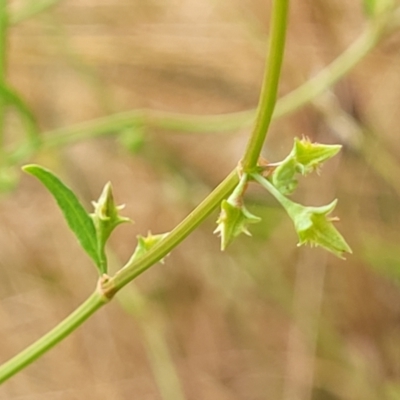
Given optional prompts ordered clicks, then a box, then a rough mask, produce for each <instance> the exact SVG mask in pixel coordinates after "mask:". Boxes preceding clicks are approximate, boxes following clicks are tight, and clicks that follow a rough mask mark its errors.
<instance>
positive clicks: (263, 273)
mask: <svg viewBox="0 0 400 400" xmlns="http://www.w3.org/2000/svg"><path fill="white" fill-rule="evenodd" d="M270 3H271V2H270V1H265V0H229V1H228V0H164V1H160V0H147V1H140V0H130V1H128V0H61V1H55V0H52V1H51V0H50V1H49V0H47V1H44V0H42V1H33V0H31V1H28V0H18V1H17V0H15V1H10V2H8V12H9V14H10V22H11V25H10V27H9V29H8V30H7V32H6V38H5V40H6V43H7V44H6V51H5V52H3V55H4V54H5V58H6V60H5V62H6V69H5V75H4V74H3V72H1V73H0V81H1V82H0V83H2V85H3V86H4V84H5V83H6V84H7V85H9V86H10V87H12V88H13V90H14V91H15V93H17V94H18V95H19V96H20V99H22V100H23V101H24V104H25V105H26V106H27V107H25V108H24V107H22V108H21V107H20V106H15V107H7V109H6V112H3V111H2V110H3V109H4V108H1V112H0V124H1V126H2V128H3V134H2V139H1V140H2V142H3V150H2V152H1V154H0V155H1V157H2V160H1V162H0V164H1V173H0V178H1V179H0V187H1V190H2V193H1V197H0V336H1V341H0V360H1V361H5V360H7V359H8V358H10V357H12V356H13V355H15V354H16V353H17V352H19V351H20V350H22V349H23V348H25V347H26V346H27V345H29V344H31V343H32V342H33V341H34V340H36V339H37V338H38V337H40V336H41V335H42V334H44V333H45V332H47V331H48V330H49V329H51V328H52V327H53V326H55V325H56V324H57V323H58V322H59V321H61V320H62V319H63V318H64V317H65V316H67V315H68V314H69V313H70V312H71V311H73V310H74V309H75V308H76V307H77V306H78V305H79V304H80V303H81V302H82V301H83V300H84V299H85V298H86V297H87V296H88V295H89V294H90V293H91V292H92V290H93V289H94V287H95V284H96V280H97V272H96V270H95V268H93V267H92V266H91V262H90V260H89V258H88V257H87V256H86V255H85V254H84V253H83V251H82V250H81V249H80V247H79V245H78V244H77V242H76V240H75V238H74V236H73V234H72V233H71V232H70V231H69V230H68V228H67V226H66V223H65V222H64V220H63V217H62V215H61V213H60V212H59V210H58V208H57V206H56V205H55V202H54V200H53V199H52V198H51V196H50V195H49V193H48V192H47V191H46V190H45V189H44V187H42V186H41V185H40V184H39V183H38V182H37V181H36V180H35V179H34V178H32V177H30V176H26V175H23V174H22V173H20V168H19V166H20V165H22V164H24V163H30V162H35V163H39V164H41V165H43V166H45V167H48V168H51V169H52V170H53V171H55V172H56V173H57V174H58V175H59V176H60V177H62V179H63V180H64V181H65V182H67V183H68V184H69V185H70V186H71V187H72V188H74V190H75V191H76V192H77V193H78V195H79V197H80V199H82V201H83V202H84V204H85V205H87V207H88V208H90V207H91V204H90V202H91V201H92V200H94V199H97V198H98V196H99V194H100V192H101V190H102V187H103V186H104V184H105V183H106V182H107V181H111V182H112V184H113V187H114V192H115V197H116V200H117V202H118V203H125V204H126V208H125V210H124V214H123V215H126V216H129V217H130V218H131V219H133V220H134V221H135V223H134V224H125V225H123V226H121V227H119V228H118V229H117V230H116V232H115V233H113V236H112V237H111V240H110V249H109V251H110V259H111V260H112V269H113V271H115V270H116V269H117V268H119V266H120V265H121V264H122V263H124V262H125V261H126V260H127V259H128V258H129V256H130V254H131V252H132V251H133V249H134V247H135V245H136V236H137V235H138V234H142V235H146V234H147V232H148V231H151V232H152V233H154V234H156V233H163V232H168V231H169V230H171V229H172V228H173V227H174V226H175V225H176V224H177V223H178V222H179V221H181V220H182V219H183V218H184V217H185V216H186V215H187V214H188V213H189V212H190V211H191V210H192V209H193V208H194V207H195V206H196V205H197V204H198V203H199V202H200V201H201V200H202V199H203V198H204V197H205V196H206V195H207V194H208V193H209V192H210V191H211V190H212V189H213V188H214V187H215V186H216V185H217V184H218V183H219V182H220V181H221V180H222V179H223V178H224V177H225V176H226V175H227V173H229V172H230V171H231V170H232V169H233V168H234V167H235V166H236V165H237V162H238V160H239V159H240V157H241V155H242V154H243V150H244V146H245V143H246V140H247V138H248V135H249V132H250V130H251V124H249V123H248V118H247V119H246V118H245V120H246V121H247V122H245V123H243V121H242V122H240V121H239V122H235V118H236V117H237V115H238V114H232V116H231V117H229V116H228V118H227V119H226V122H225V123H223V124H222V128H221V126H216V127H215V129H213V126H212V125H211V126H210V125H207V122H204V121H203V122H202V120H200V121H198V120H197V119H196V116H202V115H222V114H225V113H237V112H242V111H247V110H251V109H253V108H255V107H256V105H257V101H258V96H259V90H260V84H261V79H262V73H263V68H264V58H265V52H266V43H267V42H266V41H267V34H268V24H269V14H270ZM2 7H3V8H4V6H2ZM42 8H43V10H42ZM3 11H4V10H3ZM366 29H368V20H367V17H366V16H365V14H364V12H363V6H362V2H361V1H358V0H357V1H350V2H349V1H345V0H319V1H311V0H307V1H301V2H300V1H292V4H291V10H290V21H289V30H288V38H287V50H286V55H285V62H284V68H283V73H282V82H281V85H280V95H281V96H283V95H285V94H287V93H289V92H291V91H292V90H293V89H295V88H296V87H298V86H300V85H301V84H303V83H304V82H306V81H307V80H308V79H310V77H313V76H315V75H316V74H317V73H318V72H319V71H320V70H322V69H323V68H324V67H325V66H327V65H328V64H329V63H331V62H332V61H333V60H335V58H336V57H338V56H339V55H340V54H341V53H342V52H343V51H344V50H345V49H346V48H347V47H348V46H350V45H351V43H353V42H354V41H355V40H357V38H358V37H359V36H360V35H362V33H363V32H365V31H366ZM399 32H400V30H399ZM399 40H400V34H399V33H397V32H396V31H395V30H393V31H392V32H391V33H390V35H389V34H388V35H386V36H385V37H383V38H381V39H380V40H379V41H377V43H376V45H375V47H374V49H373V50H372V51H371V52H370V53H369V54H368V55H367V56H366V57H365V58H363V60H362V61H361V62H359V63H358V64H357V66H356V67H355V68H353V69H352V70H351V72H350V73H348V74H346V75H345V76H344V77H343V78H342V79H340V81H339V82H338V83H336V84H335V85H334V86H332V87H331V88H330V89H329V90H327V91H325V92H324V93H323V94H322V95H320V96H318V97H316V98H315V99H314V100H313V101H312V102H311V103H308V104H305V105H304V106H302V107H299V108H298V109H297V110H295V111H294V112H291V113H290V114H289V113H288V114H287V115H284V116H282V117H281V118H279V119H276V120H275V121H274V123H273V125H272V128H271V131H270V134H269V136H268V139H267V143H266V146H265V151H264V155H265V157H266V158H267V159H268V160H270V161H273V162H275V161H279V160H281V159H282V158H284V157H285V156H286V155H287V154H288V153H289V152H290V150H291V147H292V143H293V138H294V137H295V136H302V135H305V136H308V137H310V138H311V139H312V140H315V141H319V142H324V143H341V144H342V145H343V151H342V152H341V154H340V155H339V156H336V157H335V159H332V160H330V161H329V162H328V163H326V165H325V166H324V167H323V168H322V170H321V171H320V174H319V175H318V174H314V175H313V176H310V177H309V178H307V180H304V181H303V180H302V181H301V182H300V186H299V189H298V190H297V192H296V194H295V195H294V198H295V199H296V201H299V202H301V203H304V204H309V205H322V204H327V203H328V202H330V201H332V200H333V199H334V198H338V199H339V204H338V207H337V209H336V210H335V213H336V215H337V216H338V217H340V220H341V221H340V222H339V223H338V224H337V227H338V229H339V230H340V231H341V232H342V233H343V235H344V236H345V237H346V239H347V241H348V243H349V244H350V246H351V247H352V249H353V255H349V256H347V260H346V261H343V260H339V259H336V258H335V257H334V256H333V255H331V254H327V253H326V252H324V251H323V250H320V249H309V248H305V247H304V248H303V247H302V248H298V247H296V244H297V238H296V234H295V232H294V229H293V227H292V222H291V221H290V220H289V218H288V217H287V216H286V215H285V213H284V211H283V210H282V209H281V208H280V207H279V206H278V204H277V203H276V202H275V201H274V200H273V199H272V198H271V197H270V196H269V195H268V194H267V193H266V192H264V191H262V190H261V189H259V188H257V187H250V189H249V191H248V193H247V195H246V202H247V206H248V208H249V209H250V210H251V211H252V212H253V213H254V214H256V215H259V216H261V217H262V218H263V222H262V223H260V224H257V225H253V226H251V231H252V234H253V237H252V238H249V237H240V238H239V239H238V240H236V241H235V242H234V244H233V245H232V246H231V247H230V248H228V249H227V251H225V252H224V253H221V252H220V250H219V246H220V244H219V239H218V238H217V237H216V235H213V234H212V232H213V230H214V229H215V226H216V225H215V221H216V219H217V216H218V213H217V211H216V212H215V213H214V214H213V215H212V217H210V218H209V219H208V220H207V221H206V222H205V223H204V224H203V225H202V226H201V227H200V229H198V230H197V231H196V232H194V233H193V234H192V235H191V236H190V237H189V238H188V239H187V240H186V241H185V242H184V243H182V244H181V245H180V246H179V247H178V248H177V249H175V250H174V251H173V252H172V253H171V254H170V255H169V256H168V257H167V258H166V260H165V263H164V264H157V265H156V266H154V267H153V268H151V269H150V270H148V271H147V272H146V273H145V274H143V275H142V276H140V277H139V278H138V279H137V280H136V281H135V282H134V283H132V284H130V285H128V287H126V288H125V290H123V291H122V292H121V293H120V294H119V295H118V296H117V298H116V299H115V300H114V301H113V302H111V303H110V304H109V305H108V306H107V307H104V308H103V309H102V310H100V311H99V312H98V313H97V314H95V315H94V316H93V317H92V318H91V319H90V320H89V321H87V323H85V324H84V325H83V326H82V327H80V328H79V329H78V330H77V331H76V332H74V333H73V334H72V335H71V336H70V337H68V338H67V339H66V340H65V341H64V342H62V343H61V344H60V345H58V346H57V347H56V348H54V349H53V350H51V351H50V352H49V353H48V354H46V355H45V356H43V357H42V358H41V359H40V360H38V361H37V362H35V363H34V364H32V365H31V366H29V367H28V368H26V369H25V370H24V371H22V372H21V373H19V374H18V375H16V376H15V377H13V378H12V379H10V380H9V381H7V382H6V383H4V384H3V385H2V387H1V388H0V399H18V400H36V399H40V400H50V399H51V400H72V399H84V398H87V399H96V400H97V399H99V400H102V399H110V398H111V399H115V400H125V399H132V398H133V399H140V400H146V399H149V400H150V399H151V400H153V399H154V400H203V399H204V400H261V399H265V400H269V399H274V400H311V399H312V400H339V399H340V400H341V399H343V400H344V399H346V400H347V399H363V400H373V399H379V400H382V399H389V400H392V399H400V287H399V282H400V280H399V278H400V229H399V226H400V206H399V199H400V141H399V139H398V137H399V136H398V127H399V126H400V113H399V104H400V73H399V71H400V52H399ZM0 63H3V56H2V57H0ZM3 92H4V90H3ZM2 104H3V105H4V100H2ZM14 105H15V104H14ZM143 109H145V110H158V111H160V112H161V111H162V112H165V113H168V112H174V113H182V114H190V115H192V117H188V119H187V120H186V119H185V121H186V122H185V123H186V125H188V127H187V128H185V127H182V126H180V127H179V129H178V128H177V129H175V128H176V127H175V126H174V124H170V126H168V123H167V122H168V121H167V122H165V121H163V120H162V118H158V119H157V118H156V116H157V115H158V114H157V115H156V114H154V115H153V114H152V113H151V112H150V111H141V112H142V113H143V115H145V116H146V118H142V119H140V118H139V119H138V118H136V119H135V118H133V120H134V123H133V122H132V123H123V124H119V123H118V121H117V122H115V123H114V124H113V123H111V124H109V125H107V126H106V122H104V126H106V128H104V126H103V125H102V124H101V123H100V126H103V129H100V131H101V132H100V131H99V132H100V133H101V135H99V137H94V136H95V134H93V135H92V134H91V133H90V132H91V130H90V129H89V128H90V127H91V126H92V125H90V123H89V125H87V126H86V125H84V126H83V127H82V125H77V126H78V128H77V129H76V132H75V131H74V130H73V129H70V128H69V127H74V126H76V124H81V123H84V122H86V121H91V120H94V119H98V118H101V117H107V116H111V115H113V114H115V113H121V112H130V111H132V110H143ZM140 115H142V114H140ZM162 115H164V116H165V115H168V114H162ZM239 115H240V114H239ZM33 116H34V118H33ZM128 119H129V118H128ZM192 120H193V121H195V122H194V123H191V121H192ZM239 120H240V118H239ZM104 121H108V120H104ZM188 121H189V122H188ZM196 121H197V122H196ZM229 124H230V125H229ZM97 125H99V124H97ZM85 126H86V128H87V129H86V128H85ZM68 129H69V130H68ZM37 130H39V132H41V133H40V137H41V139H40V140H41V141H42V142H41V143H42V144H40V143H39V144H38V141H37V140H36V139H37V137H36V136H35V135H36V133H35V132H36V131H37ZM177 131H179V132H177ZM74 132H75V136H73V134H74ZM57 135H58V136H57ZM60 135H61V136H62V135H64V136H63V138H64V139H65V140H57V137H61V136H60ZM96 135H97V134H96ZM91 136H93V137H91ZM35 138H36V139H35ZM54 138H56V139H54ZM53 139H54V140H53ZM27 143H28V146H27ZM29 143H30V144H31V145H32V143H36V144H35V145H32V146H30V145H29ZM33 148H34V151H33ZM10 154H11V155H13V157H11V156H10Z"/></svg>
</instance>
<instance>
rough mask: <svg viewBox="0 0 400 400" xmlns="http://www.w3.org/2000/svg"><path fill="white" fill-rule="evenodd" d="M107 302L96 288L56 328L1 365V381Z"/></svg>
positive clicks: (21, 367)
mask: <svg viewBox="0 0 400 400" xmlns="http://www.w3.org/2000/svg"><path fill="white" fill-rule="evenodd" d="M107 302H108V299H107V298H105V297H104V296H103V295H102V294H101V293H100V292H99V291H97V290H96V291H95V292H94V293H93V294H92V295H91V296H90V297H89V298H88V299H87V300H86V301H85V302H84V303H83V304H82V305H81V306H79V307H78V308H77V309H76V310H75V311H74V312H73V313H72V314H70V315H69V316H68V317H67V318H65V319H64V320H63V321H62V322H61V323H60V324H58V325H57V326H56V327H55V328H54V329H52V330H51V331H50V332H48V333H47V334H45V335H44V336H42V337H41V338H40V339H39V340H38V341H36V342H35V343H33V344H32V345H31V346H29V347H27V348H26V349H25V350H23V351H22V352H21V353H19V354H17V355H16V356H15V357H13V358H11V359H10V360H9V361H7V362H5V363H4V364H3V365H1V367H0V383H3V382H4V381H6V380H7V379H8V378H10V377H11V376H13V375H15V374H16V373H17V372H18V371H20V370H22V369H24V368H25V367H26V366H28V365H29V364H31V363H32V362H33V361H35V360H36V359H37V358H39V357H40V356H41V355H42V354H44V353H46V352H47V351H48V350H50V349H51V348H52V347H53V346H55V345H56V344H57V343H59V342H60V341H61V340H63V339H64V338H65V337H67V336H68V335H69V334H70V333H71V332H72V331H74V330H75V329H76V328H78V326H80V325H81V324H82V323H83V322H85V321H86V320H87V319H88V318H89V317H90V316H91V315H92V314H94V313H95V312H96V311H97V310H98V309H99V308H100V307H102V306H103V305H104V304H106V303H107Z"/></svg>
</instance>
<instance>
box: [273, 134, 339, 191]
mask: <svg viewBox="0 0 400 400" xmlns="http://www.w3.org/2000/svg"><path fill="white" fill-rule="evenodd" d="M341 147H342V146H340V145H328V144H320V143H312V142H310V140H309V139H307V138H303V139H298V138H295V139H294V145H293V148H292V151H291V152H290V154H289V155H288V156H287V157H286V158H285V159H284V160H283V161H282V162H281V163H279V165H278V167H276V169H275V170H274V172H273V174H272V183H273V184H274V186H275V187H276V188H277V189H278V190H279V191H280V192H281V193H282V194H285V195H288V194H291V193H293V191H294V190H295V189H296V187H297V183H298V182H297V179H296V175H297V174H302V175H304V176H305V175H308V174H309V173H311V172H313V171H315V170H318V167H320V166H321V164H322V163H323V162H325V161H326V160H329V159H330V158H332V157H333V156H335V155H336V154H337V153H338V152H339V151H340V149H341Z"/></svg>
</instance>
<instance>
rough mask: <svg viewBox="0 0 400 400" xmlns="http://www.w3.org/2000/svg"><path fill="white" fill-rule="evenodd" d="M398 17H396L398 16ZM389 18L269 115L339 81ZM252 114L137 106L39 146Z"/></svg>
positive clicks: (234, 121) (220, 128)
mask: <svg viewBox="0 0 400 400" xmlns="http://www.w3.org/2000/svg"><path fill="white" fill-rule="evenodd" d="M397 14H398V13H397ZM397 14H396V15H397ZM398 19H399V20H400V17H399V18H398ZM390 22H391V20H389V21H388V20H387V19H379V20H374V21H370V22H369V24H368V25H367V27H366V29H365V30H364V31H363V32H362V33H361V35H360V36H359V37H358V38H357V39H356V40H355V41H354V42H353V44H351V45H350V46H349V47H348V48H347V49H346V50H345V51H344V52H343V53H342V54H341V55H340V56H338V57H337V58H336V59H335V60H334V61H333V62H332V63H331V64H329V65H328V66H326V67H325V68H324V69H322V70H321V71H320V72H319V73H318V74H317V75H315V76H314V77H313V78H311V79H310V80H308V81H306V82H305V83H303V84H302V85H300V86H299V87H298V88H296V89H294V90H293V91H292V92H290V93H288V94H287V95H285V96H283V97H281V98H280V99H279V100H278V101H277V103H276V106H275V110H274V112H273V115H272V119H277V118H281V117H283V116H284V115H287V114H290V113H291V112H294V111H296V110H297V109H299V108H300V107H302V106H303V105H305V104H307V103H309V102H310V101H312V100H314V99H315V98H316V97H317V96H318V95H320V94H322V93H323V92H324V91H326V90H327V89H328V88H329V87H331V86H332V85H334V84H335V83H336V82H337V81H339V80H340V79H341V78H342V77H343V76H344V75H346V74H347V73H348V72H349V71H350V70H351V69H352V68H354V67H355V66H356V65H357V64H358V63H359V62H360V61H361V60H362V59H363V58H364V57H365V56H366V55H367V54H368V53H369V52H370V51H371V50H372V49H373V48H374V46H375V45H376V43H377V42H378V41H379V40H380V39H381V37H382V35H383V34H384V33H385V32H386V30H385V28H386V25H387V24H388V23H390ZM255 115H256V111H255V110H253V109H251V110H246V111H241V112H238V113H231V114H222V115H203V116H202V115H190V114H179V113H169V112H163V111H158V110H150V109H138V110H132V111H127V112H124V113H118V114H114V115H110V116H107V117H103V118H99V119H95V120H91V121H87V122H83V123H81V124H77V125H75V126H70V127H67V128H60V129H55V130H52V131H48V132H44V134H43V146H44V147H58V146H62V145H65V144H69V143H74V142H77V141H79V140H84V139H89V138H93V137H97V136H103V135H110V134H113V133H116V132H119V131H121V130H123V129H125V128H128V127H132V126H145V127H150V128H161V129H165V130H170V131H177V132H192V133H216V132H232V131H234V130H237V129H242V128H246V127H249V126H251V124H252V123H253V122H254V119H255Z"/></svg>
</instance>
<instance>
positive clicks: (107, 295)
mask: <svg viewBox="0 0 400 400" xmlns="http://www.w3.org/2000/svg"><path fill="white" fill-rule="evenodd" d="M288 2H289V0H275V1H274V7H273V12H272V16H271V21H273V23H271V27H270V30H271V34H270V36H271V37H274V38H275V40H277V41H278V42H279V43H280V44H279V46H276V45H275V46H273V48H274V51H276V52H277V54H275V53H274V52H271V51H270V52H269V55H268V57H269V58H270V59H274V58H275V57H278V58H279V57H282V53H283V47H284V41H283V40H281V39H279V38H278V36H279V35H282V37H285V29H284V28H283V27H286V18H287V11H286V10H287V8H288ZM278 19H279V21H277V20H278ZM269 61H270V60H269ZM269 65H273V67H271V68H274V69H275V72H274V75H273V76H275V77H276V79H278V77H279V71H277V70H276V65H274V64H273V63H269V64H267V68H268V67H269ZM269 75H270V74H268V73H267V74H266V76H269ZM270 85H271V87H270V89H268V90H271V91H273V90H276V87H277V83H276V84H272V83H271V84H270ZM262 93H263V96H268V97H270V98H271V97H273V96H271V94H270V93H267V92H266V89H265V88H263V91H262ZM262 101H263V99H262V98H261V102H262ZM272 107H273V106H272ZM271 113H272V111H271ZM258 140H259V139H257V141H258ZM257 151H258V150H257V147H256V148H255V149H254V150H251V151H248V152H247V153H246V154H248V157H249V159H253V158H255V159H257V158H258V154H256V153H257ZM253 153H254V154H253ZM254 155H255V156H254ZM238 181H239V179H238V175H237V172H236V169H235V170H234V171H232V172H231V173H230V174H229V175H228V176H227V177H226V178H225V180H224V181H223V182H222V183H221V184H220V185H219V186H218V187H217V188H216V189H215V190H214V191H213V192H212V193H211V194H210V195H209V196H208V197H207V198H206V199H205V200H204V201H203V202H202V203H201V204H200V205H199V206H198V207H197V208H196V209H195V210H194V211H193V212H192V213H191V214H189V215H188V216H187V217H186V218H185V219H184V220H183V221H182V222H181V223H180V224H179V225H178V226H177V227H176V228H175V229H173V230H172V232H171V233H170V234H169V235H168V236H167V237H166V238H165V239H164V240H162V241H161V242H160V243H159V244H158V245H156V246H154V247H153V248H152V249H151V250H150V251H149V252H148V253H146V254H145V255H144V256H143V257H141V258H139V259H138V260H132V261H129V262H128V263H127V265H125V267H124V268H122V269H121V270H120V271H119V273H117V274H116V275H115V276H114V277H112V278H109V277H107V276H103V277H102V278H100V281H99V285H98V288H97V290H96V291H95V292H94V293H93V294H92V295H91V296H90V297H89V298H88V300H86V301H85V302H84V303H83V304H82V305H81V306H80V307H78V308H77V309H76V310H75V311H74V312H73V313H72V314H71V315H70V316H69V317H67V318H66V319H65V320H64V321H62V322H61V323H60V324H59V325H57V326H56V327H55V328H54V329H53V330H52V331H50V332H49V333H48V334H47V335H45V336H43V337H42V338H41V339H39V340H38V341H37V342H35V343H33V344H32V345H31V346H29V347H28V348H27V349H26V350H24V351H22V352H21V353H20V354H17V355H16V356H15V357H14V358H12V359H11V360H9V361H8V362H6V363H4V364H3V365H2V366H0V382H4V381H5V380H7V379H8V378H10V377H11V376H13V375H14V374H16V373H17V372H18V371H20V370H21V369H23V368H25V367H26V366H28V365H29V364H30V363H32V362H33V361H34V360H36V359H37V358H38V357H40V356H41V355H43V354H44V353H45V352H46V351H48V350H49V349H51V348H52V347H53V346H55V345H56V344H57V343H59V342H60V341H61V340H62V339H64V338H65V337H66V336H68V335H69V334H70V333H71V332H72V331H74V330H75V329H77V328H78V327H79V326H80V325H81V324H82V323H83V322H84V321H86V320H87V319H88V318H89V317H90V316H91V315H92V314H94V313H95V312H96V311H97V310H98V309H99V308H100V307H101V306H103V305H104V304H106V303H107V300H109V299H111V298H112V297H113V296H114V294H115V293H116V292H117V291H118V290H120V289H121V288H122V287H124V286H125V285H126V284H128V283H129V282H130V281H132V280H133V279H134V278H136V277H137V276H138V275H140V274H141V273H143V272H144V271H146V270H147V269H148V268H150V267H151V266H152V265H154V264H155V263H156V262H157V261H159V260H160V259H162V258H163V257H165V256H166V255H167V254H168V253H169V252H170V251H171V250H172V249H173V248H175V247H176V246H177V245H178V244H179V243H180V242H182V241H183V240H184V239H185V238H186V237H187V236H188V235H189V234H190V233H191V232H193V231H194V230H195V229H196V228H197V227H198V226H199V225H200V223H201V222H203V221H204V220H205V219H206V218H207V217H208V216H209V215H210V214H211V212H212V211H213V210H214V209H215V208H216V207H218V205H219V204H220V203H221V201H222V200H223V199H224V198H226V196H228V195H229V193H230V192H232V190H233V189H234V188H235V186H236V185H237V183H238Z"/></svg>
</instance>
